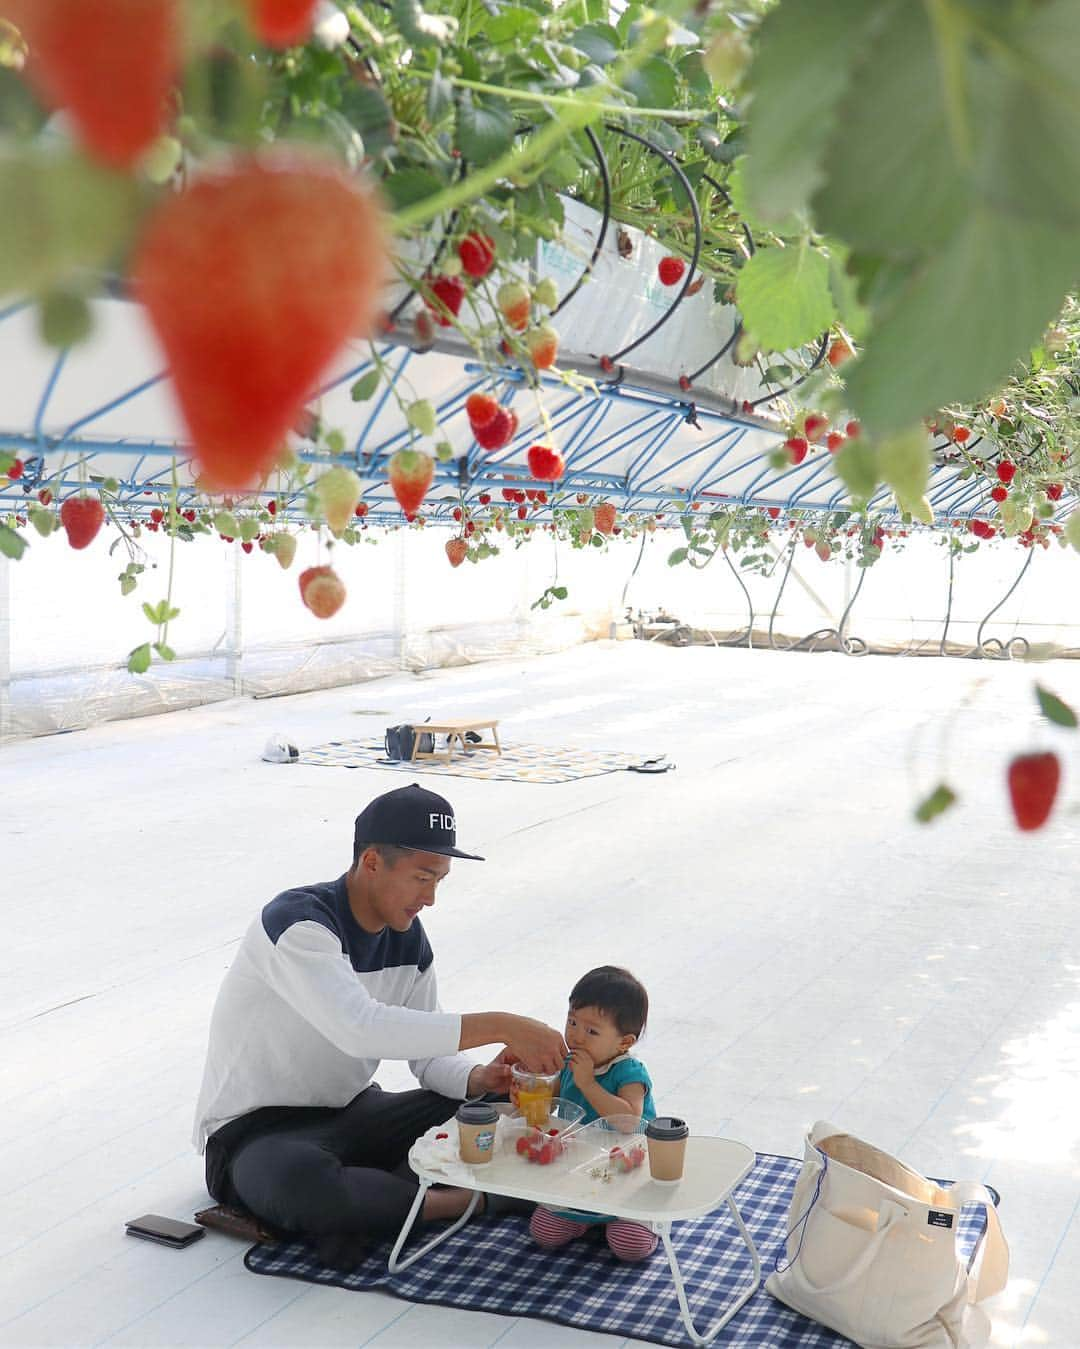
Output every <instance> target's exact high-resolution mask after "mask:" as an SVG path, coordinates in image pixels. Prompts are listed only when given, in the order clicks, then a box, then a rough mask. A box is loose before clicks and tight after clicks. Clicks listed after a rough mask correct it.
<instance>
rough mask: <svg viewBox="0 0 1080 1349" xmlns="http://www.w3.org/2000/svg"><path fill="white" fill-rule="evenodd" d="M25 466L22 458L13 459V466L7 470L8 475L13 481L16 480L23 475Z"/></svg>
mask: <svg viewBox="0 0 1080 1349" xmlns="http://www.w3.org/2000/svg"><path fill="white" fill-rule="evenodd" d="M23 468H24V465H23V461H22V460H21V459H13V460H12V461H11V466H10V467H9V468H8V470H7V474H6V476H7V477H9V478H10V479H11V481H12V482H15V481H16V480H17V479H18V478H21V477H22V475H23Z"/></svg>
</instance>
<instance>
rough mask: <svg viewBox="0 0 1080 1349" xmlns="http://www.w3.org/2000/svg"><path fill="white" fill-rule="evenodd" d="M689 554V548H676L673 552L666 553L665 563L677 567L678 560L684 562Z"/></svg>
mask: <svg viewBox="0 0 1080 1349" xmlns="http://www.w3.org/2000/svg"><path fill="white" fill-rule="evenodd" d="M689 555H690V550H689V548H676V549H675V551H674V552H673V553H669V554H668V560H667V564H668V566H669V567H677V566H678V565H679V563H680V562H685V561H686V559H687V557H689Z"/></svg>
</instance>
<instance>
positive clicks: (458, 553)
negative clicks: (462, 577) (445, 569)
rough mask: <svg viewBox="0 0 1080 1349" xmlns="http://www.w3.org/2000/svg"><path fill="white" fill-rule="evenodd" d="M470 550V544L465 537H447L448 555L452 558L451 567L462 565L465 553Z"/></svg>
mask: <svg viewBox="0 0 1080 1349" xmlns="http://www.w3.org/2000/svg"><path fill="white" fill-rule="evenodd" d="M468 551H469V545H468V544H467V543H466V542H465V540H464V539H447V540H446V556H447V557H448V558H449V559H450V565H451V567H460V566H461V564H462V563H463V562H464V561H465V554H466V553H467V552H468Z"/></svg>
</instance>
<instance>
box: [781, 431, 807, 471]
mask: <svg viewBox="0 0 1080 1349" xmlns="http://www.w3.org/2000/svg"><path fill="white" fill-rule="evenodd" d="M809 448H810V447H809V445H808V444H807V442H806V437H805V436H789V437H788V438H787V440H785V441H784V449H785V450H787V456H788V458H789V459H790V460H791V462H792V463H793V464H801V463H802V461H803V460H804V459H805V458H806V451H807V450H808V449H809Z"/></svg>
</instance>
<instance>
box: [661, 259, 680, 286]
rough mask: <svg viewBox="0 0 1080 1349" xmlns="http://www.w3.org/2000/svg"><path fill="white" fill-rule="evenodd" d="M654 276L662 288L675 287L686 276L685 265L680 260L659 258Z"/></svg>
mask: <svg viewBox="0 0 1080 1349" xmlns="http://www.w3.org/2000/svg"><path fill="white" fill-rule="evenodd" d="M656 274H657V276H658V277H659V278H660V284H661V285H662V286H677V285H678V284H679V282H680V281H681V280H682V279H683V277H684V276H685V275H686V263H685V262H684V261H683V260H682V258H673V257H667V258H661V259H660V262H659V264H658V266H657V268H656Z"/></svg>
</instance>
